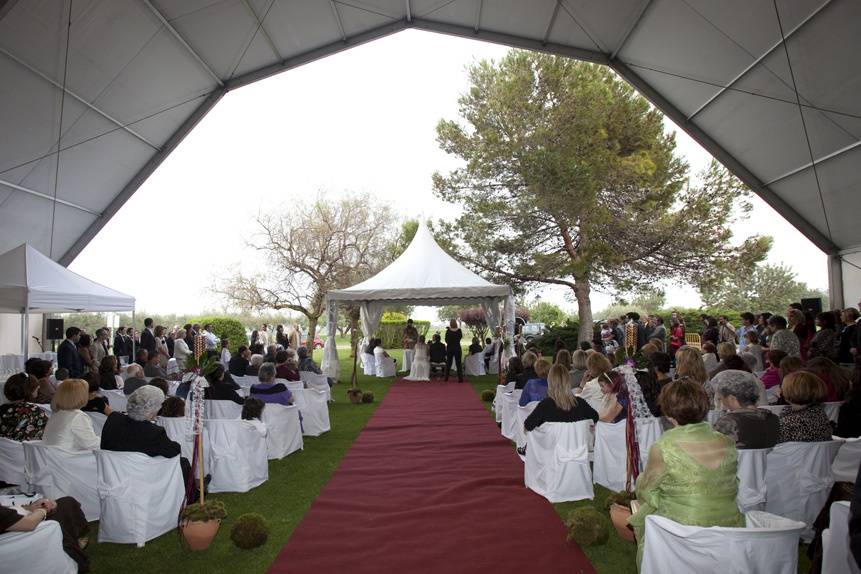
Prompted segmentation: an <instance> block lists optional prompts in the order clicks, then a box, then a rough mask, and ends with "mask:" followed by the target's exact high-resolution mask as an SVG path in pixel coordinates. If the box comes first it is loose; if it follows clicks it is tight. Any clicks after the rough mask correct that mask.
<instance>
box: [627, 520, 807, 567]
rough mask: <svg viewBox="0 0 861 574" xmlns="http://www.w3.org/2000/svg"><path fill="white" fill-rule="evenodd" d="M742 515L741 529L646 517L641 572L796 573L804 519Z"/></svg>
mask: <svg viewBox="0 0 861 574" xmlns="http://www.w3.org/2000/svg"><path fill="white" fill-rule="evenodd" d="M745 519H746V522H747V526H746V528H723V527H719V526H714V527H711V528H702V527H700V526H686V525H683V524H679V523H678V522H674V521H672V520H670V519H669V518H665V517H663V516H656V515H654V514H653V515H650V516H647V517H646V536H645V538H646V539H645V549H644V552H643V563H642V566H641V568H640V573H641V574H677V573H678V574H690V573H691V572H701V573H706V572H727V573H732V574H741V573H743V572H745V573H746V572H750V573H757V574H760V573H761V574H766V573H767V574H796V570H797V568H798V535H799V533H800V532H801V530H802V529H803V528H804V524H803V523H801V522H797V521H795V520H790V519H787V518H782V517H780V516H775V515H773V514H768V513H766V512H759V511H751V512H749V513H747V514H746V515H745Z"/></svg>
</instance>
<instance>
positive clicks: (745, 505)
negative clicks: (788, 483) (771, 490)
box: [735, 448, 771, 514]
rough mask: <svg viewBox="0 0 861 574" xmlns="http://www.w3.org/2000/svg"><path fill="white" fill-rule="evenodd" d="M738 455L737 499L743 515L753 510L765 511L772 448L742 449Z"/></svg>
mask: <svg viewBox="0 0 861 574" xmlns="http://www.w3.org/2000/svg"><path fill="white" fill-rule="evenodd" d="M736 452H737V453H738V467H737V468H736V476H737V477H738V494H737V495H736V497H735V500H736V504H738V510H739V512H741V513H742V514H744V513H746V512H749V511H751V510H764V509H765V500H766V496H767V494H768V484H767V483H766V481H765V469H766V464H767V459H768V453H770V452H771V449H770V448H740V449H738V450H737V451H736Z"/></svg>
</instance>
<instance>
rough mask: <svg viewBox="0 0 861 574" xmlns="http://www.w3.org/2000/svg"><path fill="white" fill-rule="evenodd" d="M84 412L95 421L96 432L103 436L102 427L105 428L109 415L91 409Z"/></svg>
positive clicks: (94, 428)
mask: <svg viewBox="0 0 861 574" xmlns="http://www.w3.org/2000/svg"><path fill="white" fill-rule="evenodd" d="M84 412H85V413H86V414H87V416H89V417H90V421H91V422H92V423H93V432H95V433H96V435H97V436H102V429H103V428H105V421H107V420H108V417H106V416H105V415H103V414H102V413H94V412H91V411H84Z"/></svg>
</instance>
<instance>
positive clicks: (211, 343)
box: [201, 323, 219, 353]
mask: <svg viewBox="0 0 861 574" xmlns="http://www.w3.org/2000/svg"><path fill="white" fill-rule="evenodd" d="M201 335H203V342H204V344H205V345H206V352H207V353H209V352H210V351H212V352H213V353H214V352H216V350H217V349H218V342H219V340H218V337H216V336H215V335H213V334H212V325H210V324H209V323H207V324H206V325H204V326H203V332H202V333H201Z"/></svg>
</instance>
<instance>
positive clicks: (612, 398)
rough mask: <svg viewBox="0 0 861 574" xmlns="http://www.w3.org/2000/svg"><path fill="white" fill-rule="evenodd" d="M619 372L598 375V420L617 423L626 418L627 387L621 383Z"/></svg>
mask: <svg viewBox="0 0 861 574" xmlns="http://www.w3.org/2000/svg"><path fill="white" fill-rule="evenodd" d="M623 382H624V378H623V376H622V374H621V373H619V372H617V371H611V372H610V373H605V374H604V375H602V376H600V377H598V384H599V385H600V387H601V394H602V395H603V396H602V397H601V407H600V408H599V409H598V420H600V421H601V422H605V423H617V422H619V421H623V420H625V419H626V418H628V403H629V401H630V398H629V397H628V389H627V387H626V386H625V385H623V384H622V383H623Z"/></svg>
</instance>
